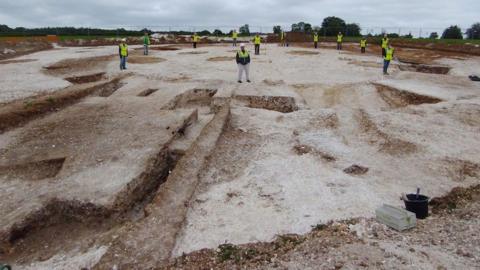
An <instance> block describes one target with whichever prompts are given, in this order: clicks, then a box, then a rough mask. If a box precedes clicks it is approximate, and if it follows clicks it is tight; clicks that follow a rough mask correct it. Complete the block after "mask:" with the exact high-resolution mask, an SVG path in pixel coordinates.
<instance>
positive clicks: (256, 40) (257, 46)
mask: <svg viewBox="0 0 480 270" xmlns="http://www.w3.org/2000/svg"><path fill="white" fill-rule="evenodd" d="M261 43H262V38H261V37H260V35H259V34H258V33H257V34H256V35H255V37H254V38H253V44H255V55H259V54H260V44H261Z"/></svg>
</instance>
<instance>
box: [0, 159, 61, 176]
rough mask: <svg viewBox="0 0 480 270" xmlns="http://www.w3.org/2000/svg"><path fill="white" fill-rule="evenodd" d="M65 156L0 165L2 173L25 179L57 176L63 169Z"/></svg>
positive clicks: (0, 172)
mask: <svg viewBox="0 0 480 270" xmlns="http://www.w3.org/2000/svg"><path fill="white" fill-rule="evenodd" d="M64 162H65V158H56V159H47V160H40V161H34V162H27V163H21V164H13V165H8V166H0V175H2V176H4V177H6V178H7V179H8V178H18V179H22V180H25V181H36V180H43V179H46V178H51V177H55V176H56V175H57V174H58V172H60V170H61V169H62V166H63V163H64Z"/></svg>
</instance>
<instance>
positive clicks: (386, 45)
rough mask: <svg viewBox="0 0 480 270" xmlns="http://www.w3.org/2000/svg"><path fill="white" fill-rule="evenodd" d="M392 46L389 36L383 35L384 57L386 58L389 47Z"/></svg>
mask: <svg viewBox="0 0 480 270" xmlns="http://www.w3.org/2000/svg"><path fill="white" fill-rule="evenodd" d="M388 45H390V40H389V39H388V37H387V34H383V38H382V56H383V57H385V55H386V53H387V47H388Z"/></svg>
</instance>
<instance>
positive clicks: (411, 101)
mask: <svg viewBox="0 0 480 270" xmlns="http://www.w3.org/2000/svg"><path fill="white" fill-rule="evenodd" d="M374 85H375V87H376V88H377V92H378V94H379V95H380V97H381V98H382V99H383V100H384V101H385V102H386V103H387V104H388V105H389V106H391V107H392V108H400V107H406V106H408V105H420V104H435V103H439V102H442V101H443V100H441V99H439V98H436V97H431V96H425V95H421V94H417V93H413V92H409V91H405V90H400V89H396V88H393V87H391V86H387V85H383V84H378V83H374Z"/></svg>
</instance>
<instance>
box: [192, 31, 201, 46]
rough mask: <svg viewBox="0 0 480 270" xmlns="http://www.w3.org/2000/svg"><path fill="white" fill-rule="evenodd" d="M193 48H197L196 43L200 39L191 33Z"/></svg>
mask: <svg viewBox="0 0 480 270" xmlns="http://www.w3.org/2000/svg"><path fill="white" fill-rule="evenodd" d="M192 39H193V48H194V49H196V48H197V43H198V40H199V39H200V37H199V36H198V35H197V33H193V38H192Z"/></svg>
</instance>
